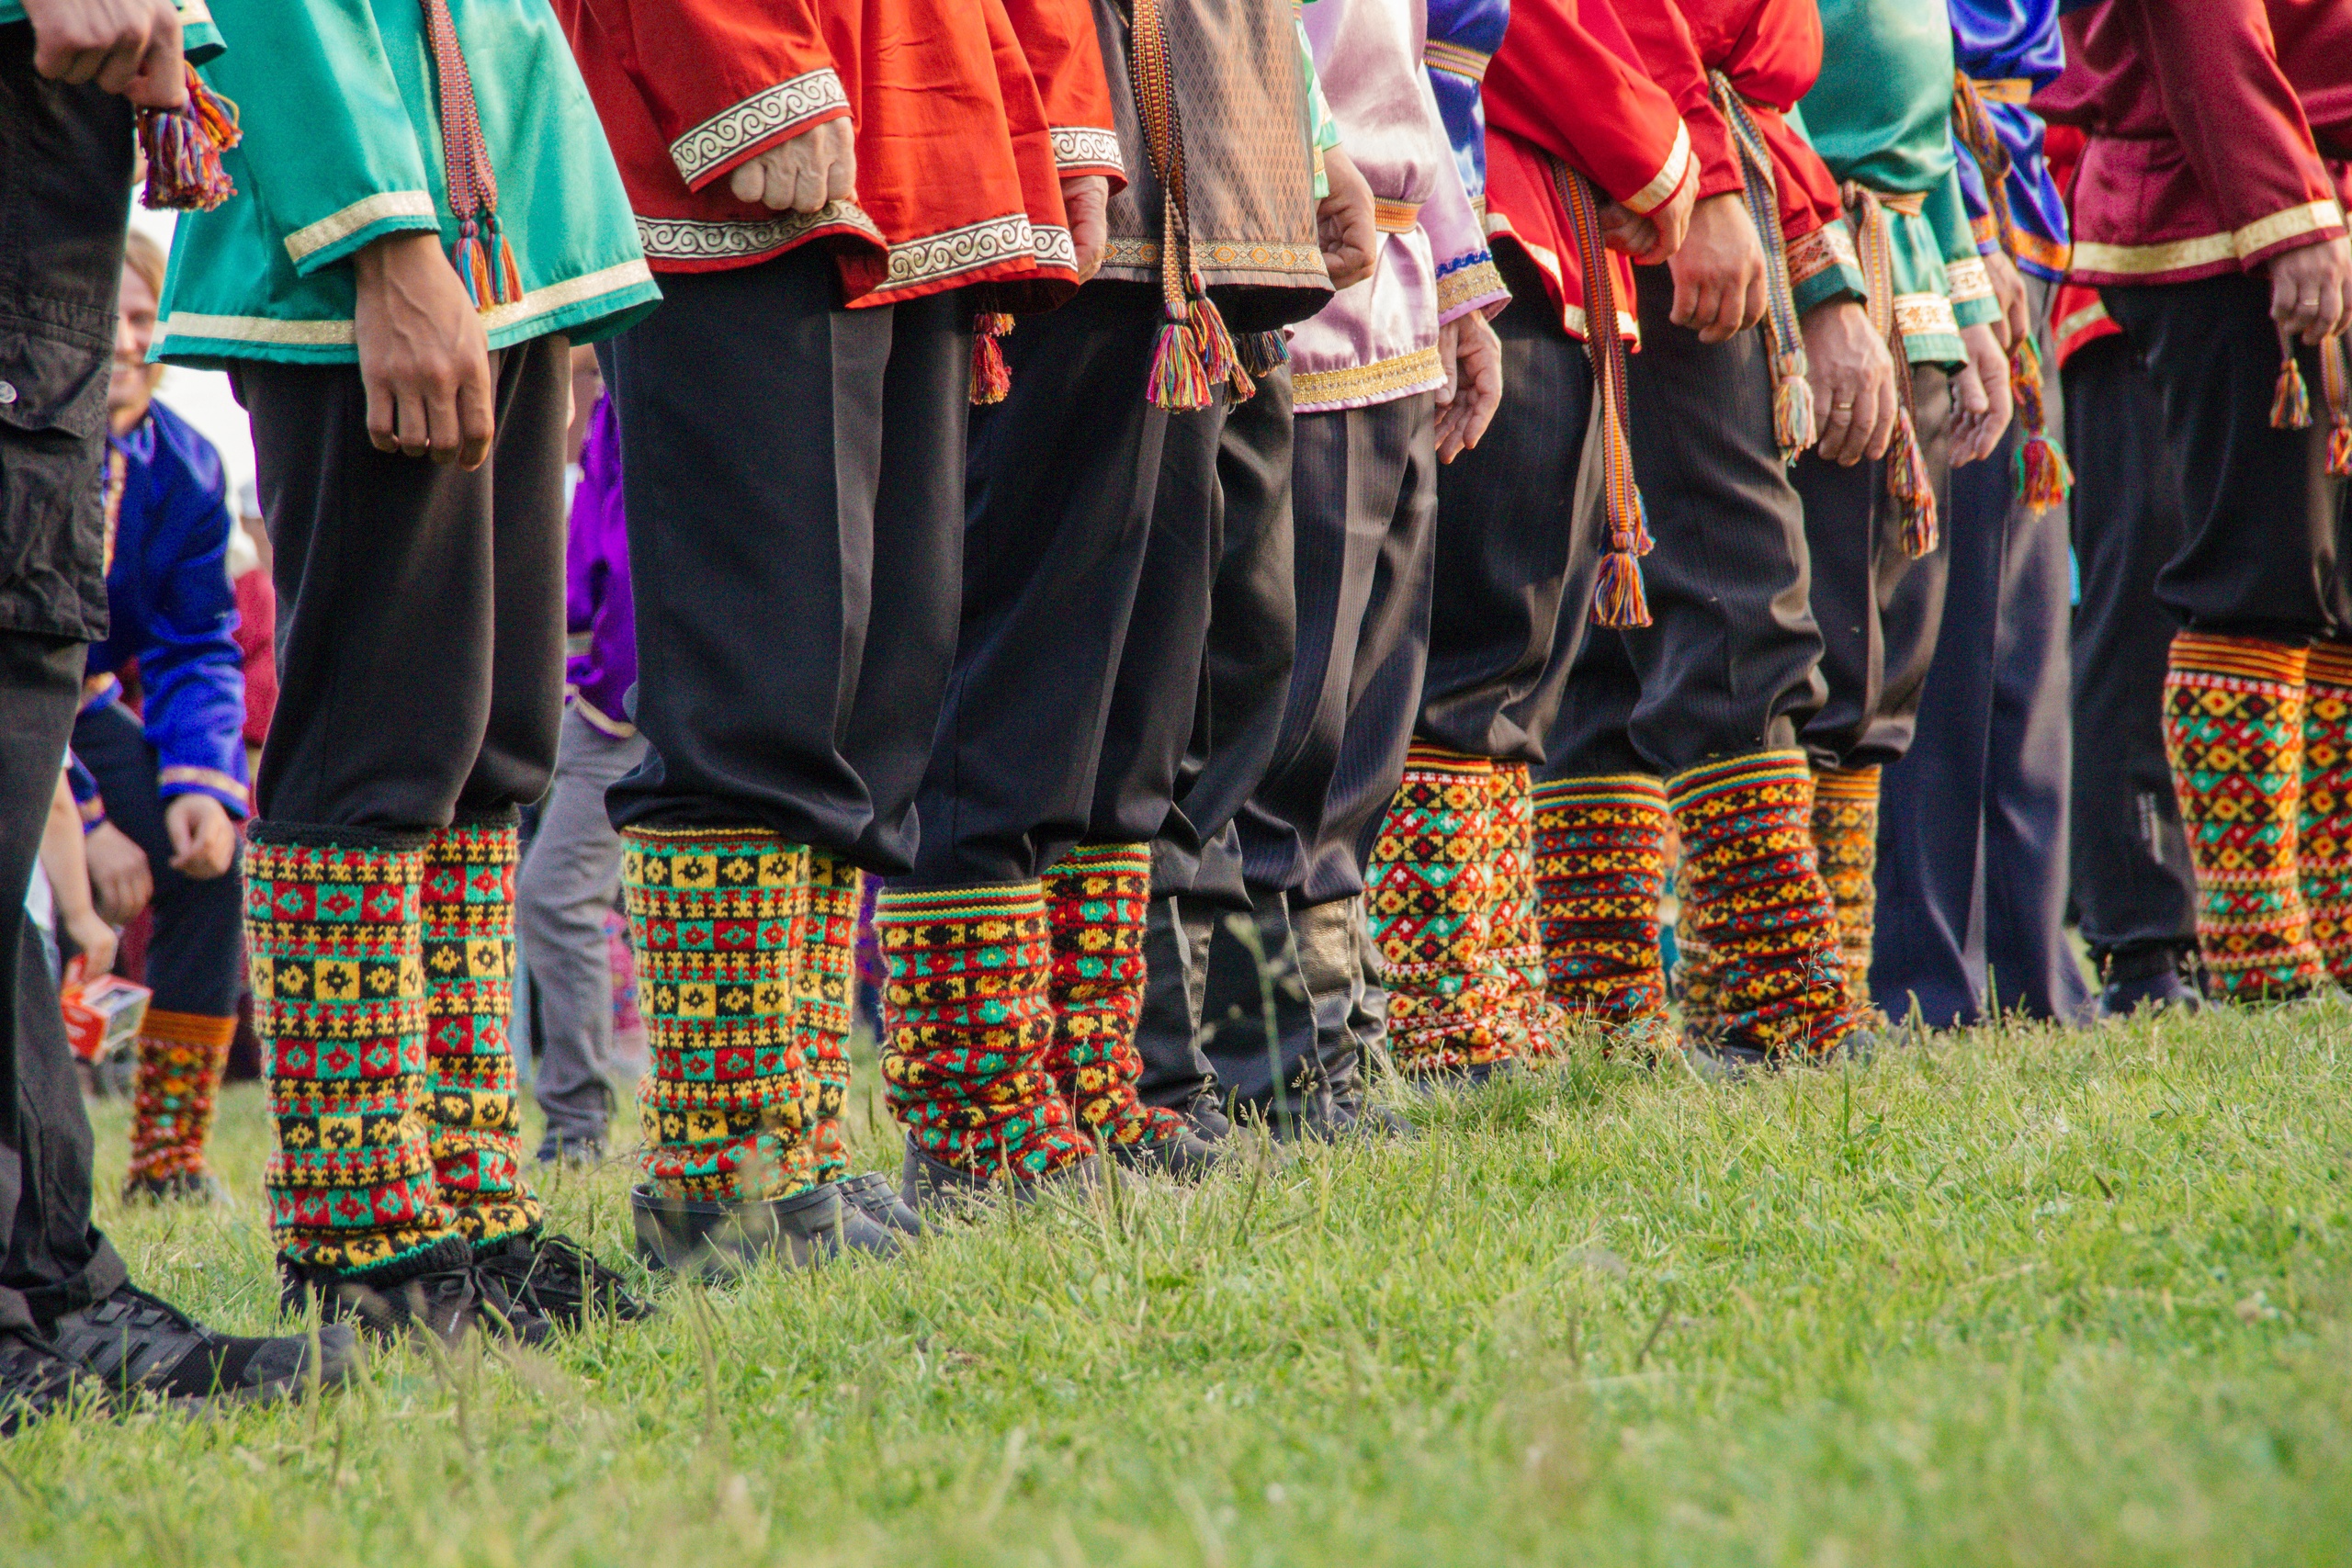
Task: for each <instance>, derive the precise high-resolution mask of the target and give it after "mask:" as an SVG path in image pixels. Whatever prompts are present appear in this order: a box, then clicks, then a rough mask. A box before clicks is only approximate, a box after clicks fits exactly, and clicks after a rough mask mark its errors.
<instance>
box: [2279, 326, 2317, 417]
mask: <svg viewBox="0 0 2352 1568" xmlns="http://www.w3.org/2000/svg"><path fill="white" fill-rule="evenodd" d="M2282 345H2283V346H2284V347H2285V349H2286V362H2285V363H2284V364H2282V365H2280V366H2279V367H2278V390H2277V391H2276V392H2274V393H2273V394H2271V398H2270V428H2271V429H2273V430H2309V429H2310V428H2311V427H2312V389H2310V388H2309V387H2307V386H2305V385H2304V384H2303V367H2302V366H2301V363H2300V362H2298V361H2297V360H2296V358H2295V350H2294V345H2293V344H2285V343H2284V341H2283V337H2282Z"/></svg>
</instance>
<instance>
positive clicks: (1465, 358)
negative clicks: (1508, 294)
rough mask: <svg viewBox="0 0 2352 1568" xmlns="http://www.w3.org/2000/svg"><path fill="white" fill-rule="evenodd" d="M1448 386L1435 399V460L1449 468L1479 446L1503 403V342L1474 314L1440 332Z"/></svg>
mask: <svg viewBox="0 0 2352 1568" xmlns="http://www.w3.org/2000/svg"><path fill="white" fill-rule="evenodd" d="M1437 357H1438V363H1439V364H1441V365H1442V366H1443V367H1445V385H1444V386H1442V387H1441V388H1439V389H1438V394H1437V460H1438V461H1439V462H1441V463H1451V462H1452V461H1453V459H1455V458H1456V457H1460V456H1462V454H1463V453H1464V452H1467V451H1468V450H1469V449H1470V448H1471V447H1473V446H1476V445H1478V441H1479V438H1480V437H1481V436H1483V435H1485V434H1487V426H1488V425H1490V424H1492V423H1494V422H1495V410H1496V409H1497V408H1498V407H1499V406H1500V405H1501V403H1502V400H1503V340H1502V339H1500V338H1498V337H1497V336H1496V335H1495V329H1494V328H1493V327H1491V326H1489V325H1488V324H1487V318H1486V317H1485V316H1484V315H1483V314H1481V313H1480V312H1478V311H1476V310H1473V311H1471V312H1470V313H1469V314H1468V315H1466V316H1457V317H1455V318H1454V319H1453V321H1448V322H1446V323H1445V324H1444V325H1443V326H1442V327H1440V328H1438V330H1437Z"/></svg>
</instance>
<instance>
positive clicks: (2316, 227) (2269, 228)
mask: <svg viewBox="0 0 2352 1568" xmlns="http://www.w3.org/2000/svg"><path fill="white" fill-rule="evenodd" d="M2343 232H2344V211H2343V209H2341V208H2339V207H2337V206H2336V205H2335V202H2333V201H2314V202H2311V203H2308V204H2306V205H2304V206H2302V207H2290V208H2288V209H2286V210H2285V211H2284V212H2274V213H2272V214H2271V215H2270V216H2269V217H2267V218H2260V219H2256V220H2255V221H2253V222H2251V223H2249V224H2247V225H2246V226H2245V228H2243V229H2239V230H2236V231H2233V233H2232V234H2231V235H2230V246H2231V248H2232V249H2233V250H2234V251H2236V252H2237V257H2238V261H2239V262H2240V264H2241V265H2245V266H2252V265H2255V264H2256V262H2260V261H2265V260H2267V259H2268V258H2269V257H2270V256H2272V255H2273V254H2277V253H2278V252H2279V251H2291V250H2293V249H2295V248H2296V247H2297V246H2299V245H2309V244H2315V243H2318V242H2319V241H2321V240H2329V239H2334V238H2335V236H2337V235H2339V234H2341V233H2343Z"/></svg>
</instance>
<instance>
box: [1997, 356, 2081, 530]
mask: <svg viewBox="0 0 2352 1568" xmlns="http://www.w3.org/2000/svg"><path fill="white" fill-rule="evenodd" d="M2009 393H2010V396H2011V397H2013V398H2014V399H2015V400H2016V402H2017V420H2018V430H2020V431H2022V432H2023V433H2024V434H2025V439H2024V440H2023V441H2021V442H2019V443H2018V456H2017V488H2018V495H2019V496H2021V497H2023V498H2024V501H2025V503H2026V505H2027V506H2028V507H2030V508H2031V509H2033V510H2034V511H2037V512H2038V511H2041V510H2042V509H2044V508H2046V507H2052V506H2055V505H2057V504H2058V503H2059V502H2062V501H2064V500H2065V499H2066V492H2067V491H2070V490H2072V489H2074V488H2075V470H2074V469H2073V468H2072V467H2070V466H2069V465H2068V463H2067V461H2066V455H2065V454H2064V452H2061V451H2060V450H2059V449H2058V444H2057V443H2056V442H2054V441H2052V440H2051V439H2050V436H2049V434H2048V432H2047V429H2046V423H2047V420H2046V409H2045V404H2044V402H2043V396H2044V389H2043V383H2042V374H2041V350H2040V349H2039V348H2037V347H2035V346H2034V342H2033V340H2032V339H2031V338H2026V339H2024V340H2022V341H2021V342H2019V343H2018V344H2017V345H2016V346H2015V347H2014V348H2012V349H2010V350H2009Z"/></svg>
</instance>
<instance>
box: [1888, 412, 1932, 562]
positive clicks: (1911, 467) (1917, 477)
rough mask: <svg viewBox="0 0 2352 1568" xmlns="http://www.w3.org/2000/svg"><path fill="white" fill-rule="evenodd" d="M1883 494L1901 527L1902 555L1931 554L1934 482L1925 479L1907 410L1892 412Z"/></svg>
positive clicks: (1925, 466) (1924, 464)
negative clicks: (1892, 422)
mask: <svg viewBox="0 0 2352 1568" xmlns="http://www.w3.org/2000/svg"><path fill="white" fill-rule="evenodd" d="M1886 494H1887V499H1888V500H1890V501H1892V502H1894V513H1895V515H1896V516H1897V517H1898V518H1900V519H1901V520H1902V523H1903V553H1904V554H1905V555H1906V556H1909V557H1910V558H1912V559H1913V560H1917V559H1918V558H1920V557H1922V556H1927V555H1932V554H1934V553H1935V548H1936V544H1937V541H1938V538H1939V529H1938V526H1937V522H1936V487H1935V481H1934V480H1933V479H1931V478H1929V476H1928V458H1927V455H1926V454H1925V453H1923V452H1921V451H1920V450H1919V432H1918V430H1917V427H1916V426H1915V425H1914V424H1913V423H1911V411H1910V410H1909V409H1908V408H1902V409H1897V410H1896V411H1895V415H1894V446H1891V447H1889V448H1888V449H1887V454H1886Z"/></svg>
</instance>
